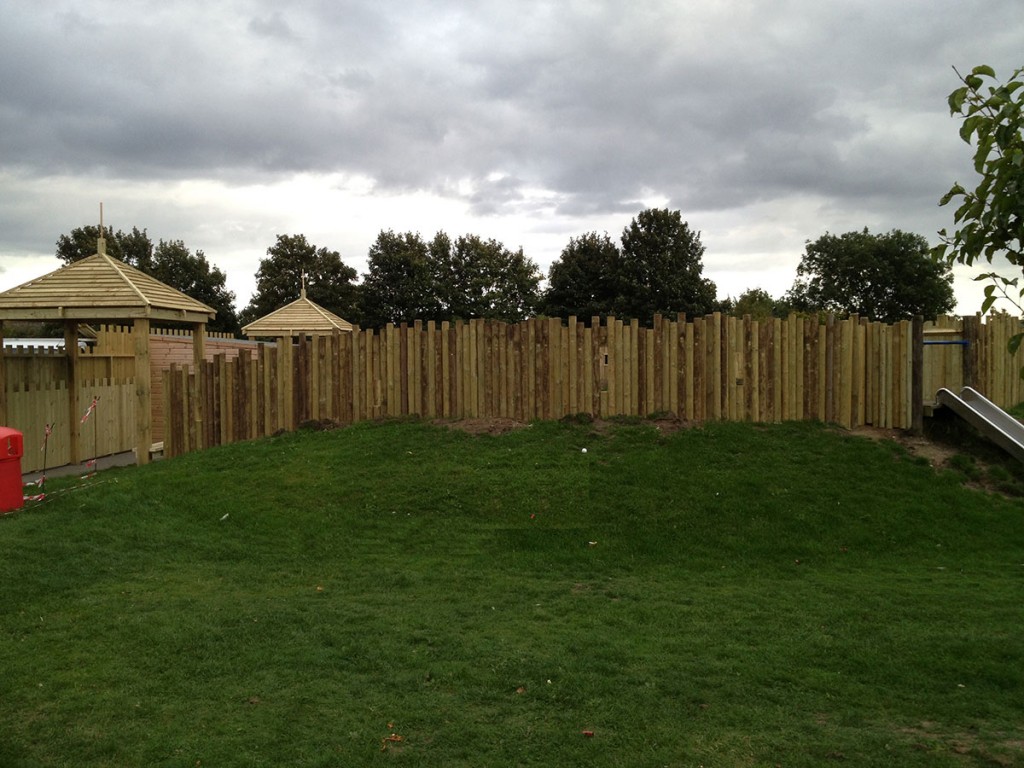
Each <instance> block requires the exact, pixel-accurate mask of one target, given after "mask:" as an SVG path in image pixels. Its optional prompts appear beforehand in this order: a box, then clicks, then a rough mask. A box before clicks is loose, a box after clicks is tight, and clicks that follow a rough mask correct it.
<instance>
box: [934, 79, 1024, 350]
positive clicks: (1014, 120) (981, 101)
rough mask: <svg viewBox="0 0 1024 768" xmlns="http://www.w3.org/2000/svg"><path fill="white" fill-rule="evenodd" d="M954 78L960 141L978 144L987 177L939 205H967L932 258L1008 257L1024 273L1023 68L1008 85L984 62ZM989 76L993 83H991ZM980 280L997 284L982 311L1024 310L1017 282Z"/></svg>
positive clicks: (978, 162)
mask: <svg viewBox="0 0 1024 768" xmlns="http://www.w3.org/2000/svg"><path fill="white" fill-rule="evenodd" d="M953 71H954V72H956V69H954V70H953ZM956 74H957V77H959V78H960V81H961V82H962V83H963V85H962V86H961V87H959V88H957V89H956V90H955V91H953V92H952V93H951V94H950V95H949V111H950V114H951V115H957V116H959V117H960V118H962V120H963V122H962V123H961V124H960V138H961V139H963V140H964V141H965V142H966V143H967V144H972V143H974V142H976V143H977V145H976V147H975V150H974V170H975V171H976V172H977V173H978V174H979V175H980V176H981V180H980V181H979V183H978V186H977V187H975V188H974V190H973V191H968V190H967V189H966V188H964V187H963V186H961V185H960V184H959V183H954V184H953V186H952V187H951V188H950V190H949V191H948V192H947V193H946V194H945V195H944V196H943V197H942V199H941V200H940V201H939V205H947V204H948V203H950V202H951V201H953V200H955V199H960V200H961V202H960V205H959V207H958V208H957V209H956V212H955V213H954V214H953V221H954V223H955V224H956V225H957V229H956V230H955V231H954V232H953V234H951V235H950V234H947V232H946V230H945V229H942V230H940V231H939V236H940V237H941V238H942V243H941V244H939V245H938V246H936V247H935V248H934V249H933V251H932V254H933V255H934V256H935V257H936V258H938V259H940V260H944V261H945V262H946V263H947V264H950V265H951V264H953V263H956V262H959V263H960V264H966V265H968V266H971V265H973V264H974V263H975V262H977V261H978V260H980V259H985V261H986V262H988V263H989V264H991V263H992V260H993V258H995V257H996V256H997V255H1002V256H1004V257H1005V258H1006V259H1007V260H1008V261H1009V262H1010V264H1012V265H1013V266H1014V267H1017V268H1018V269H1020V268H1024V114H1022V108H1024V68H1021V69H1018V70H1016V71H1015V72H1014V73H1013V74H1012V75H1011V76H1010V78H1009V79H1008V80H1007V81H1006V82H1005V83H999V81H998V79H997V78H996V73H995V71H994V70H993V69H992V68H991V67H989V66H984V65H982V66H978V67H975V68H974V69H973V70H971V74H969V75H967V76H966V77H964V76H963V75H961V74H960V73H959V72H957V73H956ZM986 78H987V79H989V80H992V81H994V84H993V85H988V86H986ZM976 279H978V280H990V281H991V284H990V285H988V286H986V287H985V300H984V303H983V304H982V311H983V312H987V311H988V310H989V309H990V308H991V307H992V304H993V303H994V302H995V301H996V299H997V298H998V297H999V296H1000V295H1001V296H1003V297H1005V298H1006V299H1008V300H1010V301H1011V302H1012V303H1013V304H1014V305H1015V306H1016V307H1017V309H1018V310H1020V311H1024V308H1022V304H1024V301H1022V299H1024V288H1019V289H1018V279H1017V278H1016V277H1014V278H1006V277H1003V276H1001V275H998V274H997V273H995V272H988V273H984V274H981V275H979V276H978V277H977V278H976ZM1013 293H1015V294H1016V296H1013V295H1012V294H1013ZM1020 340H1021V336H1020V335H1019V334H1018V335H1017V336H1015V337H1014V338H1013V339H1012V340H1011V349H1013V350H1016V348H1017V346H1018V345H1019V344H1020Z"/></svg>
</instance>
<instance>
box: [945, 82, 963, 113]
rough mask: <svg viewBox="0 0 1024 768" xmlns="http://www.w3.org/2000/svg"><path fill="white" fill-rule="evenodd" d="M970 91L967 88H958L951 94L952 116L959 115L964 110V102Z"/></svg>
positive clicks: (950, 108)
mask: <svg viewBox="0 0 1024 768" xmlns="http://www.w3.org/2000/svg"><path fill="white" fill-rule="evenodd" d="M967 93H968V89H967V87H966V86H964V87H963V88H957V89H956V90H955V91H953V92H952V93H951V94H949V112H950V114H953V115H955V114H959V113H960V111H961V110H962V109H963V106H964V102H965V101H966V100H967Z"/></svg>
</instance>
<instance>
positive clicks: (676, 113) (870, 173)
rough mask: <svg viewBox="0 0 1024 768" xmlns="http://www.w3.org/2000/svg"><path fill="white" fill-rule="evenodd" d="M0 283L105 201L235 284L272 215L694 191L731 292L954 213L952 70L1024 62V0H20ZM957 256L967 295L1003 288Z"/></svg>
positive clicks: (687, 209) (777, 283) (444, 215)
mask: <svg viewBox="0 0 1024 768" xmlns="http://www.w3.org/2000/svg"><path fill="white" fill-rule="evenodd" d="M5 5H6V8H5V10H4V14H3V23H2V24H0V73H2V75H0V290H5V289H7V288H10V287H13V286H15V285H18V284H20V283H22V282H24V281H26V280H29V279H32V278H34V277H37V276H39V275H42V274H44V273H46V272H49V271H51V270H53V269H56V268H57V267H58V266H59V262H58V261H57V260H56V258H55V257H54V255H53V254H54V251H55V244H56V240H57V238H58V237H59V236H60V235H61V234H62V233H67V232H69V231H70V230H71V229H73V228H75V227H80V226H84V225H86V224H96V223H98V219H99V206H100V203H101V202H102V203H103V204H104V217H105V220H106V223H107V224H109V225H112V226H113V227H114V228H115V229H125V230H130V229H131V227H133V226H137V227H139V228H140V229H146V230H148V232H149V235H150V237H151V238H152V239H153V240H154V242H155V241H157V240H159V239H165V240H171V239H175V240H178V239H180V240H183V241H184V242H185V244H186V246H188V247H189V248H191V249H192V250H202V251H204V252H205V254H206V256H207V258H208V259H209V260H210V261H211V262H212V263H214V264H216V265H217V266H219V267H220V268H221V269H222V270H224V271H225V272H226V273H227V275H228V287H229V288H230V289H231V290H233V291H234V292H235V293H236V295H237V297H238V307H239V309H241V308H242V307H243V306H244V305H245V304H246V303H247V302H248V299H249V297H250V295H251V293H252V291H253V290H254V288H255V272H256V270H257V269H258V267H259V261H260V259H261V258H263V257H264V256H265V255H266V249H267V248H268V247H269V246H271V245H272V244H273V243H274V242H275V239H276V235H278V234H299V233H301V234H305V235H306V236H307V237H308V238H309V240H310V241H311V242H313V243H315V244H316V245H318V246H326V247H328V248H329V249H331V250H337V251H339V252H340V253H341V256H342V258H343V259H344V260H345V262H346V263H347V264H349V265H350V266H352V267H355V268H356V269H357V270H358V271H359V272H360V274H362V273H363V272H364V271H365V270H366V254H367V250H368V248H369V247H370V245H371V244H372V243H373V241H374V240H375V239H376V236H377V233H378V232H379V231H380V230H381V229H393V230H395V231H396V232H404V231H418V232H420V233H421V234H422V235H423V236H424V238H425V239H427V238H430V237H432V236H433V234H434V233H435V232H437V231H439V230H444V231H446V232H448V233H449V234H450V235H452V236H458V235H461V234H466V233H474V234H478V235H481V236H483V237H485V238H490V237H493V238H496V239H498V240H500V241H502V242H503V243H504V244H505V245H506V246H508V247H510V248H512V249H515V248H518V247H519V246H522V247H523V249H524V251H525V253H526V255H527V256H528V257H530V258H532V259H533V260H534V261H535V262H536V263H537V264H538V265H539V266H540V267H541V270H542V271H543V272H544V273H545V274H546V273H547V269H548V266H549V265H550V264H551V262H552V261H553V260H554V259H556V258H558V256H559V254H560V252H561V250H562V248H564V247H565V245H566V243H567V242H568V240H569V238H570V237H572V236H575V235H579V234H582V233H584V232H589V231H597V232H608V233H609V235H611V236H612V237H613V238H614V239H615V240H618V238H619V236H620V235H621V233H622V230H623V228H624V227H625V226H626V225H627V224H629V222H630V221H631V220H632V218H633V217H634V216H635V215H636V214H637V213H638V212H639V211H640V210H642V209H644V208H647V207H652V206H656V207H668V208H671V209H679V210H680V211H681V212H682V215H683V218H684V220H686V221H688V222H689V224H690V226H691V227H692V228H694V229H696V230H699V231H700V232H701V237H702V240H703V242H704V244H705V246H706V247H707V251H706V254H705V256H704V272H705V275H706V276H707V277H710V278H711V279H712V280H714V281H715V283H716V284H717V286H718V292H719V296H720V297H724V296H726V295H732V296H734V297H735V296H737V295H739V293H741V292H742V291H743V290H745V289H747V288H753V287H761V288H764V289H765V290H767V291H769V292H770V293H772V294H773V295H775V296H779V295H781V294H782V293H784V292H785V291H786V289H787V288H789V286H790V285H791V284H792V282H793V279H794V277H795V270H796V266H797V264H798V263H799V261H800V256H801V254H802V253H803V247H804V243H805V241H806V240H808V239H810V240H813V239H816V238H817V237H819V236H820V235H822V234H824V233H825V232H826V231H829V232H833V233H836V234H840V233H843V232H847V231H850V230H856V229H862V228H863V227H868V228H870V229H871V231H872V232H884V231H888V230H890V229H893V228H898V229H902V230H905V231H911V232H917V233H919V234H922V235H924V236H925V237H926V238H928V239H929V241H932V242H934V241H936V240H937V236H936V232H937V230H938V229H940V228H942V227H951V226H952V209H951V208H939V207H938V205H937V201H938V199H939V198H940V197H941V196H942V194H943V193H944V192H945V191H946V190H947V189H948V188H949V187H950V185H951V184H952V182H953V181H957V180H959V181H961V182H964V183H971V184H972V185H973V183H974V180H975V178H976V177H975V176H974V174H973V171H972V170H971V164H970V156H971V149H970V147H968V146H967V145H966V144H964V143H962V142H961V141H960V139H959V137H958V136H957V129H958V123H957V122H956V121H955V120H954V119H952V118H951V117H950V116H949V111H948V108H947V106H946V97H947V95H948V94H949V92H950V91H951V90H953V89H954V88H955V87H956V86H957V85H958V82H957V80H956V76H955V74H954V72H953V70H952V67H954V66H955V67H957V68H958V69H959V70H960V71H962V72H963V71H969V70H970V69H971V68H972V67H973V66H975V65H977V64H982V63H985V64H990V65H992V66H993V67H995V69H996V72H997V73H998V74H999V75H1000V76H1001V77H1006V76H1008V75H1009V74H1010V73H1011V71H1012V70H1013V69H1015V68H1017V67H1020V66H1022V65H1024V13H1022V12H1021V11H1022V9H1021V5H1020V0H986V2H984V3H982V2H971V1H970V0H928V2H923V1H918V0H852V1H845V0H773V1H772V2H767V1H764V2H761V1H759V0H702V1H701V2H685V1H684V0H674V1H664V0H646V1H645V0H636V1H634V2H628V3H627V2H625V0H551V1H550V2H539V1H537V2H534V1H523V2H517V1H516V0H391V1H390V2H388V1H387V0H308V1H306V2H301V1H298V2H290V3H281V2H279V1H275V2H262V1H261V0H217V1H216V2H210V1H209V0H195V1H192V0H174V2H167V0H161V1H160V2H155V1H154V2H145V1H142V0H138V1H136V0H116V1H114V0H110V1H109V2H107V1H104V0H77V1H75V2H70V1H66V0H47V2H35V1H30V0H7V2H6V3H5ZM967 275H968V273H959V272H958V277H957V283H956V289H957V295H958V298H959V299H960V300H961V305H960V309H961V311H965V312H974V311H975V310H976V309H977V305H978V304H979V303H980V299H979V298H977V297H978V296H980V287H978V286H976V285H974V284H972V283H971V282H970V281H969V278H968V276H967Z"/></svg>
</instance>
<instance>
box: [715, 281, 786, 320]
mask: <svg viewBox="0 0 1024 768" xmlns="http://www.w3.org/2000/svg"><path fill="white" fill-rule="evenodd" d="M789 310H790V307H789V304H788V303H787V302H786V300H785V299H775V298H772V295H771V294H770V293H768V291H766V290H764V289H763V288H748V289H747V290H745V291H744V292H743V293H741V294H740V296H739V298H738V299H736V300H735V301H733V302H732V306H731V307H729V309H728V313H729V314H730V315H733V316H735V317H745V316H746V315H750V317H751V318H753V319H754V320H767V319H769V318H772V317H785V316H786V315H788V314H789Z"/></svg>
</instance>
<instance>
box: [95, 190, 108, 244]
mask: <svg viewBox="0 0 1024 768" xmlns="http://www.w3.org/2000/svg"><path fill="white" fill-rule="evenodd" d="M96 253H99V254H102V255H104V256H106V255H107V239H106V238H105V237H103V203H100V236H99V237H97V238H96Z"/></svg>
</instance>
